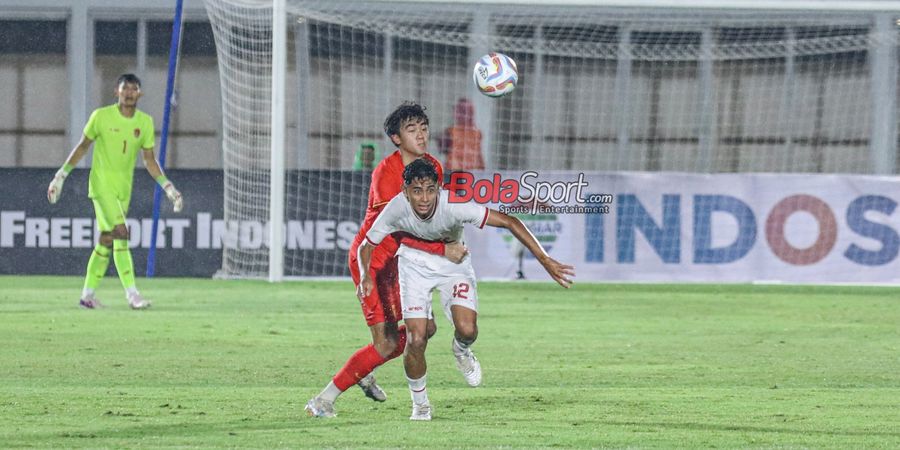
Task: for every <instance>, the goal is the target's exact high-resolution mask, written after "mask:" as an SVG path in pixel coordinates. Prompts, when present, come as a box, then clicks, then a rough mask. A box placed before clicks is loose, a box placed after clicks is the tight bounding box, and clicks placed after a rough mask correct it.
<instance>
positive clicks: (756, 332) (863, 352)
mask: <svg viewBox="0 0 900 450" xmlns="http://www.w3.org/2000/svg"><path fill="white" fill-rule="evenodd" d="M0 286H2V288H0V320H2V325H0V340H2V343H3V345H2V346H0V380H2V383H0V447H53V448H77V447H198V448H215V447H247V448H296V447H316V448H322V447H351V448H376V447H378V448H380V447H436V448H438V447H445V448H450V447H452V448H460V447H467V448H468V447H506V448H509V447H513V448H535V447H612V448H621V447H633V448H634V447H636V448H653V447H659V448H671V447H679V448H697V447H718V448H721V447H725V448H772V447H778V448H784V447H790V448H794V447H812V448H898V447H900V412H898V411H900V356H898V355H900V332H898V327H900V325H898V324H900V290H898V289H894V288H875V287H872V288H861V287H852V288H850V287H846V288H844V287H841V288H837V287H775V286H744V285H738V286H714V285H710V286H698V285H684V286H669V285H650V286H648V285H589V284H584V285H576V287H574V288H573V289H572V290H570V291H564V290H562V289H560V288H558V287H556V286H555V285H551V284H549V283H548V284H537V283H518V284H516V283H483V284H482V285H480V286H479V288H480V290H479V296H480V299H481V313H480V320H479V325H480V336H479V339H478V342H477V343H476V345H475V347H474V349H475V352H476V354H477V355H478V357H479V359H480V360H481V362H482V366H483V369H484V386H483V387H480V388H477V389H472V388H469V387H468V386H466V385H465V383H464V381H463V379H462V376H461V375H460V374H459V373H458V372H457V371H456V369H455V366H454V363H453V358H452V355H451V353H450V336H451V328H452V327H451V325H450V324H449V323H448V322H447V321H446V320H445V319H444V318H443V317H439V318H438V334H437V336H436V337H435V339H433V340H432V342H431V345H430V346H429V350H428V358H429V372H428V388H429V389H428V390H429V396H430V398H431V401H432V404H433V406H434V411H435V412H434V415H435V419H434V420H433V421H432V422H429V423H420V422H416V423H413V422H410V421H409V420H408V417H409V413H410V398H409V394H408V390H407V387H406V381H405V378H404V376H403V371H402V364H401V363H400V361H391V362H389V363H387V364H386V365H385V366H383V367H381V368H380V369H378V371H377V376H378V379H379V382H380V384H381V385H382V386H383V387H384V388H385V390H386V391H387V392H388V396H389V398H388V401H387V402H386V403H374V402H372V401H370V400H368V399H366V398H364V397H363V396H362V394H361V392H360V391H359V390H358V389H357V388H355V387H354V388H352V390H350V391H348V392H347V393H345V394H344V395H343V396H342V397H341V398H340V399H339V400H338V403H337V404H336V407H337V411H338V417H337V418H335V419H332V420H322V419H311V418H308V417H306V415H305V413H304V411H303V406H304V404H305V403H306V401H307V400H308V399H309V398H310V397H312V396H313V395H315V394H316V393H318V392H319V390H321V388H322V387H323V386H324V384H325V383H326V382H327V381H328V380H329V379H330V377H331V376H332V375H333V373H334V372H335V371H336V370H337V369H338V368H339V367H340V366H341V364H343V362H344V361H345V360H346V358H347V357H348V356H349V355H350V354H351V353H352V352H353V351H355V350H356V348H358V347H359V346H360V345H362V344H365V343H366V342H368V341H369V333H368V330H367V329H366V327H365V323H364V322H363V319H362V315H361V313H360V310H359V306H358V304H357V301H356V299H355V297H354V295H353V286H352V285H351V283H350V282H349V281H345V282H297V283H284V284H278V285H271V284H267V283H265V282H250V281H213V280H194V279H156V280H139V286H140V287H141V290H142V292H143V293H144V294H145V295H146V296H147V297H148V298H150V299H152V300H153V301H154V306H153V308H152V309H151V310H148V311H131V310H129V309H128V308H127V305H126V303H125V300H124V298H123V296H122V294H121V289H120V288H119V287H118V282H117V280H115V279H114V278H107V280H106V281H105V283H104V285H103V287H102V288H101V290H100V292H99V297H100V298H101V299H103V300H104V301H105V303H106V304H107V305H108V307H107V308H105V309H102V310H95V311H89V310H82V309H79V308H78V307H77V306H76V303H77V300H78V295H79V293H80V290H81V280H80V279H78V278H72V277H68V278H66V277H0Z"/></svg>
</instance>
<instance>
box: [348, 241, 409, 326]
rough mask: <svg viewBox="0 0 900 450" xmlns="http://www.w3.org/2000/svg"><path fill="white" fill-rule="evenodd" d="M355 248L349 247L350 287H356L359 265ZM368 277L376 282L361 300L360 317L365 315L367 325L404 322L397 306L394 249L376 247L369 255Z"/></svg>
mask: <svg viewBox="0 0 900 450" xmlns="http://www.w3.org/2000/svg"><path fill="white" fill-rule="evenodd" d="M357 247H358V246H355V245H354V246H352V247H351V248H350V255H349V256H350V257H349V265H350V277H351V278H353V286H359V279H360V276H359V262H358V258H357ZM369 276H370V277H372V280H373V281H374V282H375V288H374V289H372V293H370V294H369V296H368V297H366V298H365V299H364V300H360V302H359V303H360V306H362V310H363V315H365V316H366V324H367V325H369V326H372V325H375V324H376V323H385V322H399V321H401V320H403V313H402V312H401V307H400V277H399V276H398V275H397V256H396V248H390V246H385V245H379V246H378V247H375V250H374V251H373V252H372V262H371V264H369Z"/></svg>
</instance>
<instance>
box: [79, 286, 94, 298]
mask: <svg viewBox="0 0 900 450" xmlns="http://www.w3.org/2000/svg"><path fill="white" fill-rule="evenodd" d="M93 297H94V290H93V289H91V288H84V289H82V290H81V298H93Z"/></svg>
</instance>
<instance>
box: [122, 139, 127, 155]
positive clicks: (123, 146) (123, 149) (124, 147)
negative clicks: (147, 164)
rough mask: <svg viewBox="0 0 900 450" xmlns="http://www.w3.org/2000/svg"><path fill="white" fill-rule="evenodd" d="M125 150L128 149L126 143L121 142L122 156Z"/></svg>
mask: <svg viewBox="0 0 900 450" xmlns="http://www.w3.org/2000/svg"><path fill="white" fill-rule="evenodd" d="M126 149H128V141H122V154H124V153H125V150H126Z"/></svg>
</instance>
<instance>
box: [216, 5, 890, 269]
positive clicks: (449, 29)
mask: <svg viewBox="0 0 900 450" xmlns="http://www.w3.org/2000/svg"><path fill="white" fill-rule="evenodd" d="M282 4H283V5H284V12H283V13H281V12H280V11H281V9H280V8H281V5H282ZM206 9H207V12H208V14H209V17H210V22H211V24H212V27H213V31H214V34H215V39H216V45H217V52H218V60H219V68H220V70H219V76H220V79H221V86H222V105H223V124H222V126H223V133H222V134H223V142H222V146H223V161H224V164H223V165H224V172H225V177H224V178H225V202H224V204H225V220H226V223H228V224H229V226H232V227H233V231H234V233H235V234H236V242H237V244H236V245H231V246H226V247H225V249H224V253H223V267H222V271H221V274H223V275H225V276H237V277H259V278H268V279H269V280H272V281H277V280H280V279H281V278H282V277H310V276H345V275H346V274H347V271H346V254H347V247H348V246H349V244H350V241H352V239H353V235H354V234H355V232H356V229H357V227H358V224H359V222H361V218H362V215H363V211H364V209H365V200H366V195H367V190H368V181H369V178H368V177H369V174H368V173H367V172H366V171H364V170H354V169H353V167H354V161H355V159H356V154H357V152H359V151H360V148H361V146H362V145H363V144H366V143H374V144H375V146H376V147H377V150H376V153H377V159H380V158H382V157H384V156H386V155H387V154H389V153H390V152H392V151H394V147H393V145H392V144H391V143H390V141H389V140H388V139H387V138H386V137H385V136H384V135H383V133H382V132H381V124H382V122H383V120H384V118H385V116H386V115H387V114H388V113H389V112H390V111H391V110H392V109H393V107H395V106H396V105H398V104H400V103H401V102H402V101H404V100H414V101H417V102H419V103H422V104H424V105H425V106H427V108H428V109H427V113H428V114H429V116H430V119H431V131H432V133H431V141H430V142H429V151H430V152H431V153H432V154H434V155H436V156H437V157H438V158H439V159H442V160H444V158H445V157H446V155H445V154H443V153H441V151H440V150H441V142H442V141H441V137H442V135H443V132H444V130H445V129H448V128H450V127H452V126H453V125H454V123H455V121H456V117H455V115H456V114H455V113H456V111H457V108H456V107H457V105H458V103H459V102H460V101H461V100H467V101H469V102H471V103H473V104H474V111H475V118H474V122H475V125H476V126H477V128H479V129H480V130H481V132H482V142H481V144H482V148H481V151H482V154H483V156H484V159H485V165H486V169H489V170H496V171H521V170H543V171H591V172H608V173H627V172H651V173H700V174H718V173H786V174H787V173H835V174H870V175H876V174H881V175H889V174H896V173H897V165H898V161H897V120H898V117H897V70H898V67H897V42H898V28H897V19H898V18H900V2H894V1H856V2H822V1H813V0H785V1H774V0H772V1H749V0H731V1H707V0H696V1H690V2H681V1H677V0H633V1H627V2H626V1H613V0H602V1H601V0H598V1H587V0H585V1H578V0H567V1H565V2H550V1H537V0H535V1H529V0H520V1H487V0H482V1H476V0H473V1H469V0H458V1H453V2H446V1H436V0H426V1H416V2H409V1H375V0H369V1H364V0H360V1H344V2H334V1H327V0H276V1H275V2H274V3H273V2H272V1H261V0H207V1H206ZM282 19H283V20H284V23H283V27H284V28H281V27H282V24H281V22H280V21H281V20H282ZM282 30H283V31H282ZM280 36H284V37H285V38H286V39H285V41H284V44H285V45H286V48H285V49H284V50H283V52H282V50H280V49H279V45H277V43H278V41H279V37H280ZM487 51H500V52H503V53H506V54H508V55H510V56H511V57H513V58H514V59H515V60H516V61H517V63H518V66H519V69H520V84H519V86H518V87H517V89H516V91H515V92H514V93H513V94H512V95H510V96H507V97H504V98H501V99H489V98H487V97H484V96H481V95H479V94H478V93H477V91H476V90H475V88H474V87H473V86H472V79H471V69H472V65H473V63H474V61H475V60H476V59H477V58H478V57H479V56H480V55H481V54H482V53H484V52H487ZM281 55H283V56H281ZM281 86H283V89H284V90H283V93H280V92H281V89H282V88H281ZM282 102H283V103H282ZM279 111H284V115H283V116H282V115H281V113H280V112H279ZM282 142H283V144H282ZM282 151H283V153H282ZM282 188H283V198H282V197H281V195H282V194H281V192H282V190H281V189H282ZM282 208H283V209H282ZM253 223H264V224H266V225H265V226H264V227H263V229H262V230H260V229H257V228H255V226H254V225H253ZM257 235H262V236H261V239H257V237H258V236H257ZM279 236H281V238H279ZM259 242H262V243H263V244H262V245H260V244H259ZM270 245H271V248H272V251H270Z"/></svg>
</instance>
